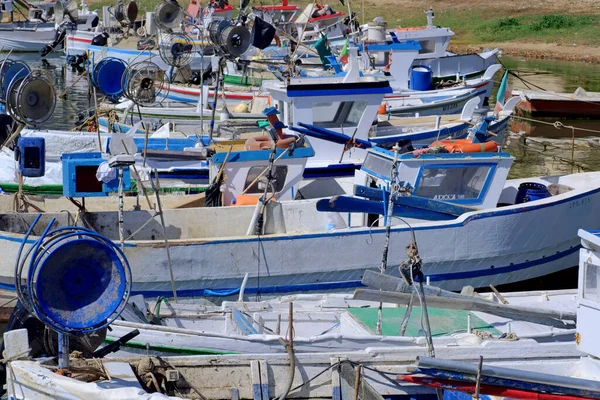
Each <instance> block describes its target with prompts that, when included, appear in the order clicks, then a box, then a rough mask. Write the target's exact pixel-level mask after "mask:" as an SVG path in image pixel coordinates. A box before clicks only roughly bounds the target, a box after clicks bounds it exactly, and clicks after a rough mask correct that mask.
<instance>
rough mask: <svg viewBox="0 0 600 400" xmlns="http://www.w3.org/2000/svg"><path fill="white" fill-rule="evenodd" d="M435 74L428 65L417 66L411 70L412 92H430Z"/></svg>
mask: <svg viewBox="0 0 600 400" xmlns="http://www.w3.org/2000/svg"><path fill="white" fill-rule="evenodd" d="M432 78H433V72H432V71H431V68H429V67H428V66H426V65H415V66H414V67H412V68H411V69H410V88H411V89H412V90H430V89H431V80H432Z"/></svg>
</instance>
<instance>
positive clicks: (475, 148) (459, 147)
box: [429, 139, 498, 153]
mask: <svg viewBox="0 0 600 400" xmlns="http://www.w3.org/2000/svg"><path fill="white" fill-rule="evenodd" d="M440 146H441V147H444V148H445V149H446V150H448V153H495V152H497V151H498V144H497V143H496V142H494V141H490V142H484V143H473V142H472V141H471V140H469V139H456V140H450V139H446V140H437V141H435V142H433V143H431V145H430V146H429V148H432V147H440Z"/></svg>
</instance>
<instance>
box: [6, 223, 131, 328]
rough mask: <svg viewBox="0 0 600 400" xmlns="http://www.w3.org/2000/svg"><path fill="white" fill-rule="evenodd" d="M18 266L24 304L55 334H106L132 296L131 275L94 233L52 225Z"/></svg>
mask: <svg viewBox="0 0 600 400" xmlns="http://www.w3.org/2000/svg"><path fill="white" fill-rule="evenodd" d="M40 218H41V215H38V216H37V218H36V219H35V220H34V222H33V224H32V225H31V227H30V228H29V230H28V231H27V233H26V235H25V238H24V240H23V243H22V244H21V247H20V249H19V253H18V256H17V263H16V266H15V286H16V288H17V294H18V297H19V300H20V301H21V302H22V303H23V305H24V306H25V307H26V308H27V309H28V311H29V312H31V313H32V314H34V315H35V316H36V317H37V318H38V319H39V320H40V321H42V322H43V323H44V324H46V325H47V326H49V327H50V328H52V329H53V330H55V331H57V332H59V333H63V334H71V335H83V334H86V333H90V332H94V331H97V330H100V329H102V328H105V327H106V326H108V325H109V324H110V323H112V322H113V321H114V320H115V319H116V318H118V316H119V315H120V314H121V312H122V311H123V309H124V308H125V305H126V304H127V300H128V299H129V294H130V293H131V269H130V267H129V263H128V262H127V259H126V258H125V255H124V254H123V252H122V251H121V249H120V248H119V247H118V246H117V245H116V244H115V243H113V241H112V240H110V239H108V238H106V237H104V236H102V235H100V234H99V233H96V232H94V231H92V230H90V229H87V228H82V227H78V226H66V227H60V228H56V229H51V227H52V225H53V224H54V222H55V220H54V219H52V220H50V222H49V223H48V226H47V227H46V229H45V230H44V233H43V234H42V235H41V236H40V237H39V239H37V241H36V242H35V243H34V244H33V245H32V246H30V247H29V248H28V249H27V250H26V251H25V245H26V243H27V239H28V238H29V236H30V234H31V232H32V231H33V229H34V227H35V225H36V224H37V222H38V221H39V219H40Z"/></svg>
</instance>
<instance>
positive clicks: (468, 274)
mask: <svg viewBox="0 0 600 400" xmlns="http://www.w3.org/2000/svg"><path fill="white" fill-rule="evenodd" d="M580 248H581V246H572V247H571V248H569V249H567V250H565V251H561V252H556V253H555V254H553V255H551V256H547V257H542V258H539V259H536V260H531V261H526V262H523V263H519V264H512V265H507V266H503V267H497V268H486V269H479V270H475V271H464V272H451V273H445V274H434V275H428V276H429V279H430V281H434V282H442V281H451V280H461V279H471V278H479V277H484V276H492V275H501V274H506V273H509V272H515V271H521V270H525V269H528V268H533V267H537V266H540V265H543V264H547V263H550V262H554V261H558V260H560V259H562V258H566V257H569V256H571V255H573V254H574V253H576V252H578V251H579V249H580ZM565 267H569V266H568V265H566V266H565ZM357 273H362V271H357ZM138 285H139V284H138ZM142 285H143V283H142ZM165 285H166V283H165ZM135 286H136V284H135V283H134V290H132V295H136V294H141V295H144V296H149V297H153V296H170V295H172V293H173V292H172V291H170V290H135ZM362 286H363V285H362V284H361V282H360V280H347V281H338V282H335V281H334V282H312V283H299V284H289V285H270V286H260V288H259V287H256V286H254V287H246V290H245V293H246V294H256V293H259V292H260V293H262V294H277V293H291V292H308V291H322V292H326V291H332V290H343V289H354V288H357V287H362ZM0 289H6V290H15V286H14V285H11V284H6V283H0ZM239 291H240V288H239V287H232V288H231V287H230V288H215V289H208V288H205V289H183V290H177V295H178V296H180V297H202V296H208V297H227V296H234V295H237V294H238V293H239Z"/></svg>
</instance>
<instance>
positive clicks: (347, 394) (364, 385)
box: [339, 362, 383, 400]
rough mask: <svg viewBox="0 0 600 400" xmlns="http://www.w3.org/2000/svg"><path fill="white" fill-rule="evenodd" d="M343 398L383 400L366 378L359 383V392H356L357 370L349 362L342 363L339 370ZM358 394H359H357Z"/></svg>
mask: <svg viewBox="0 0 600 400" xmlns="http://www.w3.org/2000/svg"><path fill="white" fill-rule="evenodd" d="M339 374H340V378H341V379H340V381H341V388H342V391H341V392H342V398H344V399H355V398H359V399H361V400H383V396H381V395H380V394H379V393H377V391H376V390H375V389H374V388H373V386H371V385H370V384H369V382H367V381H366V379H364V376H363V377H362V379H361V380H360V382H359V385H358V391H356V390H355V389H354V388H355V385H356V369H355V368H354V367H353V366H352V365H351V364H350V363H349V362H342V364H341V365H340V369H339ZM356 392H358V393H356Z"/></svg>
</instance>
